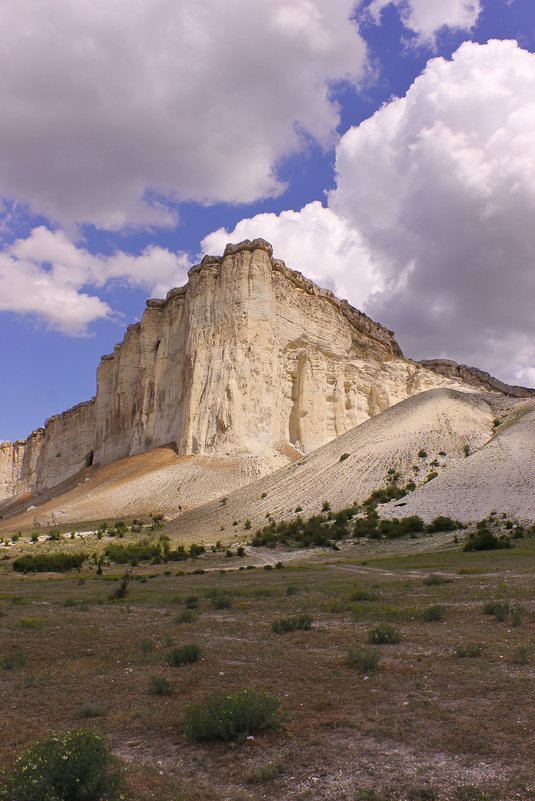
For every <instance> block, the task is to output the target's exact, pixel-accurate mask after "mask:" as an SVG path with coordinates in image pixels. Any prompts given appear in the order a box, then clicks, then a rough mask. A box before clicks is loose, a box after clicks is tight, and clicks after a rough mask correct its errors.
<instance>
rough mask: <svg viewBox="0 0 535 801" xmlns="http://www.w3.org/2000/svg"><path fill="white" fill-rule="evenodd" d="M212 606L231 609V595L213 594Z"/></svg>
mask: <svg viewBox="0 0 535 801" xmlns="http://www.w3.org/2000/svg"><path fill="white" fill-rule="evenodd" d="M212 606H213V607H214V609H230V607H231V606H232V598H231V597H230V595H214V596H212Z"/></svg>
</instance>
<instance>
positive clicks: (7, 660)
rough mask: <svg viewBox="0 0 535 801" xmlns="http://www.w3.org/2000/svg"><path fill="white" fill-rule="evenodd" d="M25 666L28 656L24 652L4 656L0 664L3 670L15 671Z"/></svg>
mask: <svg viewBox="0 0 535 801" xmlns="http://www.w3.org/2000/svg"><path fill="white" fill-rule="evenodd" d="M25 664H26V656H25V655H24V654H23V653H22V651H15V652H14V653H12V654H8V656H4V657H3V659H2V661H1V662H0V666H1V667H2V670H15V669H16V668H19V667H24V665H25Z"/></svg>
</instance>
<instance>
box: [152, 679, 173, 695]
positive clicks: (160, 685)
mask: <svg viewBox="0 0 535 801" xmlns="http://www.w3.org/2000/svg"><path fill="white" fill-rule="evenodd" d="M149 692H150V693H151V695H172V694H173V685H172V683H171V682H170V681H169V679H167V678H166V677H165V676H151V677H150V678H149Z"/></svg>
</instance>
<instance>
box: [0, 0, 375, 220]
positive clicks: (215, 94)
mask: <svg viewBox="0 0 535 801" xmlns="http://www.w3.org/2000/svg"><path fill="white" fill-rule="evenodd" d="M352 7H353V0H255V2H254V3H251V2H250V0H231V2H227V3H221V2H220V0H204V1H203V2H202V3H199V2H198V0H181V2H180V3H177V2H176V0H136V2H132V0H114V2H113V3H110V2H108V0H77V2H75V3H73V2H71V0H48V1H47V3H46V4H43V3H42V2H41V0H22V2H20V3H17V4H13V3H11V4H9V3H8V4H4V8H3V10H2V42H1V44H0V102H1V105H2V115H1V119H0V139H1V141H2V148H1V152H0V193H1V194H2V195H4V196H8V197H12V198H16V199H22V200H25V201H28V202H29V203H30V204H31V206H32V208H33V210H34V211H37V212H40V213H43V214H45V216H47V217H48V218H49V219H55V220H59V221H61V222H62V223H63V224H72V223H75V222H80V221H86V222H87V221H91V222H93V223H95V224H96V225H98V226H101V227H106V228H120V227H122V226H124V225H126V224H152V223H155V224H160V225H161V224H166V223H171V222H173V220H174V218H173V215H172V213H171V212H170V210H169V202H170V203H175V202H176V201H180V200H185V199H190V200H195V201H200V202H202V203H205V202H212V201H229V202H249V201H252V200H254V199H257V198H260V197H265V196H269V195H274V194H276V193H278V192H279V191H280V190H281V188H282V187H281V184H280V182H279V180H278V178H277V175H276V171H275V165H276V163H277V161H278V160H279V159H281V158H282V157H284V156H285V155H288V154H290V153H291V152H294V151H296V150H298V149H299V148H301V147H302V146H303V144H304V143H305V142H306V140H307V138H308V137H312V138H314V139H315V140H316V141H317V142H319V143H320V144H321V145H323V146H330V145H332V143H333V141H334V135H335V130H336V126H337V124H338V122H339V109H338V107H337V105H336V103H335V102H334V101H333V99H332V97H331V90H332V87H333V85H334V84H335V83H337V82H340V81H350V82H355V81H356V80H357V79H358V78H359V76H360V75H361V74H362V71H363V68H364V65H365V51H366V48H365V44H364V41H363V40H362V38H361V37H360V35H359V33H358V28H357V26H356V24H355V22H354V21H351V20H350V16H351V13H352Z"/></svg>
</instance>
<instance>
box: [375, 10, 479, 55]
mask: <svg viewBox="0 0 535 801" xmlns="http://www.w3.org/2000/svg"><path fill="white" fill-rule="evenodd" d="M390 5H392V6H396V7H398V8H399V9H400V16H401V20H402V22H403V25H404V26H405V27H406V28H407V29H408V30H410V31H412V32H413V33H415V34H416V35H417V40H418V42H420V43H421V44H424V43H425V44H427V45H433V44H434V42H435V38H436V34H437V33H438V31H439V30H440V29H441V28H445V27H447V28H457V29H460V30H470V29H471V28H473V27H474V25H475V24H476V23H477V20H478V18H479V15H480V13H481V0H438V2H437V0H372V2H371V3H369V5H367V8H366V13H367V16H368V17H371V19H373V20H374V22H375V23H377V24H379V23H380V21H381V12H382V10H383V9H384V8H386V6H390Z"/></svg>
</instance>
